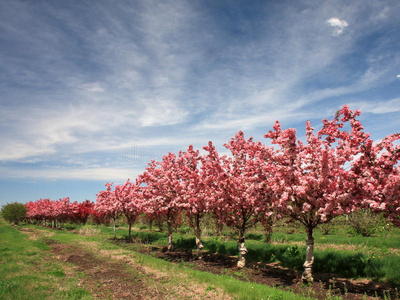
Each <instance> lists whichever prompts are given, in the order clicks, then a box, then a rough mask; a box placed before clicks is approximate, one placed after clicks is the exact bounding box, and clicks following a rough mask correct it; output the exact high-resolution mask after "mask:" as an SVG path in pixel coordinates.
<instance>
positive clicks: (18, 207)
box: [1, 202, 27, 224]
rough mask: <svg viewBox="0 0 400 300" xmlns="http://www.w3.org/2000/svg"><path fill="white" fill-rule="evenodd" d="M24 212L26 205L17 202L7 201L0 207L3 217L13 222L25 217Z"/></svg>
mask: <svg viewBox="0 0 400 300" xmlns="http://www.w3.org/2000/svg"><path fill="white" fill-rule="evenodd" d="M26 212H27V209H26V206H25V205H23V204H21V203H18V202H13V203H8V204H6V205H4V206H3V207H2V209H1V214H2V216H3V218H4V219H6V220H7V221H8V222H11V223H14V224H18V223H19V222H21V221H22V220H23V219H24V218H25V216H26Z"/></svg>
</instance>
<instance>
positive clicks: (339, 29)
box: [326, 18, 349, 36]
mask: <svg viewBox="0 0 400 300" xmlns="http://www.w3.org/2000/svg"><path fill="white" fill-rule="evenodd" d="M326 23H327V24H328V25H329V26H332V27H333V29H334V30H333V35H335V36H339V35H341V34H342V33H343V31H344V29H345V28H346V27H348V26H349V23H347V21H346V20H340V19H339V18H330V19H329V20H327V21H326Z"/></svg>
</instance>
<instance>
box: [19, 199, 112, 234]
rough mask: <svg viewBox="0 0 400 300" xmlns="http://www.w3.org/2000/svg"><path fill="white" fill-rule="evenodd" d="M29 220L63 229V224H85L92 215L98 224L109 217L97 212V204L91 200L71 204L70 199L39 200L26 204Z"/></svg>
mask: <svg viewBox="0 0 400 300" xmlns="http://www.w3.org/2000/svg"><path fill="white" fill-rule="evenodd" d="M25 206H26V208H27V213H26V218H27V219H28V220H32V221H36V222H41V223H43V224H44V225H50V224H51V226H52V227H61V226H62V224H63V223H65V222H67V221H69V222H75V223H83V224H85V223H86V222H87V220H88V218H89V216H90V215H92V216H93V218H94V220H95V221H96V222H99V223H101V222H105V221H106V220H107V217H106V216H104V214H103V213H101V212H99V211H96V210H95V203H94V202H91V201H90V200H86V201H83V202H81V203H78V202H76V201H75V202H70V201H69V198H68V197H67V198H62V199H59V200H50V199H49V198H46V199H39V200H36V201H30V202H28V203H26V204H25Z"/></svg>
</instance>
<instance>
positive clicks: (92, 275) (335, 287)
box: [20, 227, 398, 300]
mask: <svg viewBox="0 0 400 300" xmlns="http://www.w3.org/2000/svg"><path fill="white" fill-rule="evenodd" d="M20 230H21V231H22V232H23V233H25V234H27V235H29V237H30V239H38V238H42V240H44V241H45V243H46V244H47V245H49V246H50V248H51V252H52V253H53V257H54V258H55V259H57V260H60V261H62V262H64V263H65V264H64V271H65V273H66V274H67V275H69V276H78V277H79V278H80V280H79V284H80V285H82V287H84V288H86V289H87V290H89V291H90V292H91V293H92V295H93V296H94V297H95V299H230V297H229V295H228V294H226V293H224V291H222V290H219V289H215V288H212V289H210V288H209V286H207V285H206V284H201V283H198V282H191V281H190V280H185V278H184V277H185V275H184V274H178V273H175V274H173V275H171V274H170V273H168V272H160V271H159V270H156V269H153V268H151V267H149V266H146V265H143V264H140V262H139V263H138V261H137V260H135V259H132V257H130V256H129V255H127V254H126V253H127V252H126V251H127V250H129V251H132V250H134V251H138V252H141V253H145V254H149V255H152V256H155V257H158V258H161V259H163V260H167V261H169V262H172V263H174V264H184V265H185V266H190V267H191V268H193V269H196V270H201V271H206V272H210V273H214V274H226V275H232V276H234V277H236V278H238V279H240V280H242V281H251V282H255V283H260V284H265V285H268V286H274V287H279V288H281V289H284V290H288V291H292V292H295V293H298V294H299V295H303V296H309V297H312V298H316V299H333V297H334V296H335V295H340V296H341V297H342V299H346V300H347V299H348V300H352V299H379V298H377V297H375V296H376V295H383V294H384V292H385V291H386V294H387V293H388V292H387V291H388V290H389V291H390V293H391V294H392V299H396V298H395V296H394V295H395V293H396V292H397V291H396V290H395V289H394V288H393V287H390V286H385V285H382V284H378V283H375V282H371V281H367V280H349V279H345V278H339V277H337V276H335V275H334V274H316V275H315V276H314V278H315V282H314V283H313V284H311V285H309V286H304V285H303V284H302V283H301V282H300V280H299V278H300V274H299V273H296V272H294V271H292V270H289V269H287V268H284V267H282V266H280V265H279V263H271V264H262V263H249V264H248V266H247V267H246V268H244V269H241V270H239V269H237V268H236V259H237V258H236V257H230V256H226V255H219V254H208V253H207V254H205V255H204V258H203V260H198V259H196V257H195V255H192V253H191V252H190V251H179V250H175V251H173V252H166V251H164V250H165V249H163V248H161V247H157V246H155V245H143V244H137V243H128V242H127V241H126V240H115V241H113V242H114V243H115V244H117V245H118V246H119V247H120V248H118V249H99V247H98V246H99V245H98V244H97V243H96V242H93V241H85V240H81V241H80V242H79V243H75V244H70V243H63V242H60V241H56V240H55V239H52V233H51V232H49V231H48V230H40V229H37V228H33V227H32V228H21V229H20ZM77 233H78V232H77ZM397 299H398V298H397Z"/></svg>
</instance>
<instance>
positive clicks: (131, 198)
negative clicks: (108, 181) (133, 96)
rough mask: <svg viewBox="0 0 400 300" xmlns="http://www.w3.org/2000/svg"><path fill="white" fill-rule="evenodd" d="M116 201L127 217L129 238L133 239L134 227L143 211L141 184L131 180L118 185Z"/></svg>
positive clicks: (115, 194)
mask: <svg viewBox="0 0 400 300" xmlns="http://www.w3.org/2000/svg"><path fill="white" fill-rule="evenodd" d="M114 201H116V202H118V203H119V205H118V207H120V208H121V211H122V213H123V214H124V216H125V217H126V221H127V223H128V226H129V229H128V232H129V233H128V236H129V239H131V237H132V225H133V223H135V221H136V219H137V217H138V216H139V214H140V213H141V212H142V209H143V196H142V192H141V188H140V182H139V181H136V182H135V183H132V182H130V181H129V179H128V180H127V181H126V183H125V184H123V185H117V186H116V187H115V190H114Z"/></svg>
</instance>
